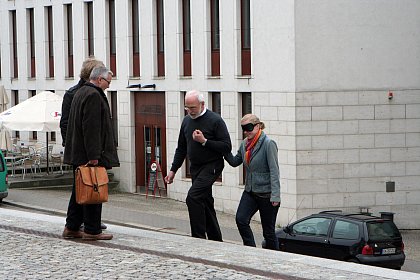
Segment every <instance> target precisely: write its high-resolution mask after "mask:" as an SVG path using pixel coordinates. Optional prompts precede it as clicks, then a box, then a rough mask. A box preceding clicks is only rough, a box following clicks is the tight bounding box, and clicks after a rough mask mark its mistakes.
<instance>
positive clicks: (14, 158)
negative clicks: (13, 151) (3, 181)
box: [4, 155, 24, 177]
mask: <svg viewBox="0 0 420 280" xmlns="http://www.w3.org/2000/svg"><path fill="white" fill-rule="evenodd" d="M23 158H24V157H22V156H20V155H19V156H14V155H13V156H6V157H4V159H5V160H6V162H10V163H11V167H12V174H11V175H10V176H11V177H13V176H15V167H16V166H15V163H16V161H17V160H20V159H23Z"/></svg>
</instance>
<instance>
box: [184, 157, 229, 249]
mask: <svg viewBox="0 0 420 280" xmlns="http://www.w3.org/2000/svg"><path fill="white" fill-rule="evenodd" d="M223 167H224V162H223V159H222V160H220V161H216V162H211V163H208V164H205V165H200V166H196V165H191V167H190V171H191V176H192V185H191V188H190V189H189V191H188V195H187V199H186V203H187V206H188V213H189V216H190V226H191V236H193V237H198V238H204V239H206V234H207V238H208V239H210V240H215V241H223V240H222V232H221V231H220V226H219V222H218V221H217V216H216V211H215V210H214V199H213V192H212V187H213V183H214V182H215V181H216V179H217V178H218V177H219V176H220V174H221V173H222V170H223Z"/></svg>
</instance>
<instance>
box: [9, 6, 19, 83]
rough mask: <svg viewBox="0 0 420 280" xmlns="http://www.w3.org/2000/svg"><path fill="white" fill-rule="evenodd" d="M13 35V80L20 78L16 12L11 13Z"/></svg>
mask: <svg viewBox="0 0 420 280" xmlns="http://www.w3.org/2000/svg"><path fill="white" fill-rule="evenodd" d="M10 20H11V29H12V30H11V33H12V59H13V61H12V65H13V71H12V73H13V75H12V78H15V79H17V78H18V73H19V71H18V54H17V26H16V11H10Z"/></svg>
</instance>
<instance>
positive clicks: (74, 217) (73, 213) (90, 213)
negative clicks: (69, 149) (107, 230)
mask: <svg viewBox="0 0 420 280" xmlns="http://www.w3.org/2000/svg"><path fill="white" fill-rule="evenodd" d="M76 168H77V166H73V188H72V192H71V196H70V201H69V207H68V209H67V218H66V227H67V228H68V229H70V230H74V231H77V230H79V228H80V225H81V224H82V223H84V232H86V233H88V234H99V233H101V232H102V230H101V215H102V204H88V205H80V204H77V203H76V187H75V185H76V182H75V171H76Z"/></svg>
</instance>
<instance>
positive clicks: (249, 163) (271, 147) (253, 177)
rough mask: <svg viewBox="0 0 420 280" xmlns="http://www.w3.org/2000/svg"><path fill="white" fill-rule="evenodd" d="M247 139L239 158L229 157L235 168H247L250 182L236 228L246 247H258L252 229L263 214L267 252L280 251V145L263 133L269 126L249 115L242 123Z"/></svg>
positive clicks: (243, 143)
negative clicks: (258, 215)
mask: <svg viewBox="0 0 420 280" xmlns="http://www.w3.org/2000/svg"><path fill="white" fill-rule="evenodd" d="M241 127H242V130H243V132H244V135H245V139H244V140H243V141H242V143H241V145H240V147H239V150H238V152H237V154H236V156H233V155H232V153H231V154H227V155H225V159H226V161H227V162H228V163H229V164H230V165H231V166H233V167H236V166H239V165H240V164H241V163H243V164H244V167H245V172H246V179H245V190H244V192H243V193H242V197H241V201H240V202H239V206H238V210H237V211H236V225H237V226H238V229H239V233H240V234H241V237H242V240H243V243H244V245H246V246H253V247H256V244H255V239H254V235H253V233H252V230H251V227H250V225H249V224H250V221H251V218H252V216H254V214H255V213H256V212H257V211H259V212H260V217H261V225H262V229H263V236H264V238H265V240H266V248H267V249H272V250H278V249H279V243H278V239H277V237H276V234H275V226H276V217H277V212H278V210H279V207H280V171H279V164H278V149H277V144H276V142H274V141H273V140H271V139H270V138H268V137H267V135H265V133H264V132H263V129H264V128H265V125H264V123H263V122H261V121H260V120H259V118H258V117H257V116H255V115H252V114H248V115H245V116H244V117H243V118H242V119H241Z"/></svg>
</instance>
